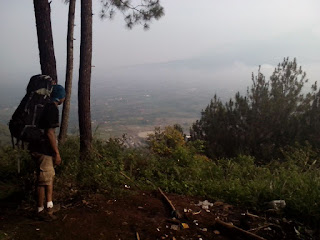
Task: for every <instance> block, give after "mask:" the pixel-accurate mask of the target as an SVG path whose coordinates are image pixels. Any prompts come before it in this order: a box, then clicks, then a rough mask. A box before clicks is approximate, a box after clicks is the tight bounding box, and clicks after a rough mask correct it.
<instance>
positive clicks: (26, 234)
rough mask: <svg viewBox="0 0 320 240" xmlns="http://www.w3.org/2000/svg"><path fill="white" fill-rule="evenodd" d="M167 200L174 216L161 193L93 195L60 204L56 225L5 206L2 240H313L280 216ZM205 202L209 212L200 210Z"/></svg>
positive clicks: (172, 197) (178, 197) (1, 219)
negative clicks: (113, 195)
mask: <svg viewBox="0 0 320 240" xmlns="http://www.w3.org/2000/svg"><path fill="white" fill-rule="evenodd" d="M165 195H166V196H167V198H168V199H169V201H170V202H171V203H172V205H173V206H174V207H175V211H172V208H171V206H170V204H169V203H168V201H167V200H166V199H165V197H164V196H163V195H162V194H161V193H160V192H159V191H154V192H142V191H133V190H131V189H128V190H127V194H126V196H125V197H121V198H110V197H108V195H107V194H91V195H88V196H87V197H85V198H82V199H77V200H73V201H71V202H68V203H61V206H62V208H61V210H60V211H59V212H58V213H57V214H56V215H57V216H58V219H57V220H55V221H53V222H43V221H37V220H35V218H34V212H33V210H32V208H31V206H27V205H25V204H22V205H21V204H20V206H19V207H18V206H17V205H15V204H14V203H12V204H8V202H7V203H2V204H1V211H0V240H3V239H15V240H19V239H21V240H28V239H33V240H34V239H45V240H51V239H59V240H64V239H66V240H70V239H76V240H82V239H109V240H113V239H115V240H120V239H122V240H129V239H136V240H138V239H139V240H140V239H141V240H147V239H150V240H151V239H152V240H155V239H170V240H173V239H176V240H178V239H197V240H205V239H220V240H225V239H290V240H293V239H312V237H310V236H309V237H308V236H307V235H303V234H302V233H300V232H299V225H297V223H295V222H293V221H289V220H287V219H285V218H283V217H281V216H279V215H276V216H274V215H273V214H271V216H270V214H267V213H266V212H265V213H260V214H258V213H252V212H248V211H247V209H241V208H237V207H235V206H231V205H229V204H227V203H223V202H220V201H213V200H210V199H200V198H195V197H186V196H181V195H174V194H167V193H165ZM204 200H207V201H208V202H207V203H208V207H207V208H208V209H205V208H206V207H205V205H203V204H202V205H199V206H197V205H198V204H199V201H202V203H203V201H204ZM272 215H273V216H272ZM173 216H176V217H177V216H179V217H180V218H178V219H177V218H174V217H173ZM224 223H227V224H228V225H223V224H224Z"/></svg>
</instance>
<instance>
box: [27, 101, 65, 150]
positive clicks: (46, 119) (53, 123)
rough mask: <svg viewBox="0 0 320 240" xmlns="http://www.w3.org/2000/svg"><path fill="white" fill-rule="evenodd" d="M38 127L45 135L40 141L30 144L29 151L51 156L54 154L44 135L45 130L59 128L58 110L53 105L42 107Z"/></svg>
mask: <svg viewBox="0 0 320 240" xmlns="http://www.w3.org/2000/svg"><path fill="white" fill-rule="evenodd" d="M38 126H39V128H40V129H44V132H45V134H44V136H43V138H42V139H41V140H40V141H37V142H32V143H30V144H29V150H30V152H37V153H40V154H45V155H48V156H53V155H54V152H53V149H52V147H51V144H50V142H49V138H48V136H47V135H46V130H47V129H49V128H57V127H59V109H58V107H57V105H56V104H55V103H47V104H46V105H45V106H44V109H43V112H42V114H41V117H40V119H39V124H38Z"/></svg>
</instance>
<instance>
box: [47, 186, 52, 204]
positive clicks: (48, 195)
mask: <svg viewBox="0 0 320 240" xmlns="http://www.w3.org/2000/svg"><path fill="white" fill-rule="evenodd" d="M52 193H53V183H51V184H50V185H47V186H46V198H47V202H52Z"/></svg>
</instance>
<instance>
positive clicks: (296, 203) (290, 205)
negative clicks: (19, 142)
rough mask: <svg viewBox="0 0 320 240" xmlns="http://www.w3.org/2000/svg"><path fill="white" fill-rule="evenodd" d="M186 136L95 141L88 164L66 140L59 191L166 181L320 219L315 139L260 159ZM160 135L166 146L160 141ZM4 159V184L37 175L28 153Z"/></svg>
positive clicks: (172, 186)
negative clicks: (225, 154)
mask: <svg viewBox="0 0 320 240" xmlns="http://www.w3.org/2000/svg"><path fill="white" fill-rule="evenodd" d="M181 137H182V134H181V132H179V131H177V130H176V129H174V128H173V127H167V128H166V129H165V130H164V131H160V130H159V129H156V131H155V133H154V134H153V135H151V136H150V137H149V139H150V141H149V145H148V146H147V147H141V148H127V147H125V141H126V139H125V138H118V139H108V140H107V141H101V140H96V141H94V144H93V149H94V150H93V151H92V155H91V156H89V158H88V159H87V160H86V161H85V162H79V161H80V160H79V155H78V154H79V140H78V138H69V139H68V140H67V142H66V143H65V144H64V145H63V146H61V148H60V151H61V156H62V161H63V162H62V165H61V166H60V167H57V168H56V182H57V184H56V187H55V189H56V191H57V192H59V193H60V192H64V190H66V191H65V192H66V197H68V199H69V198H70V194H71V192H70V187H69V186H70V185H71V186H72V189H78V190H80V191H87V190H89V191H92V190H100V191H104V190H106V191H107V192H108V193H109V194H112V193H117V192H119V191H124V190H125V187H124V186H125V185H127V186H130V187H131V188H139V189H146V190H148V189H156V188H157V187H161V188H162V189H163V190H165V191H168V192H174V193H179V194H185V195H194V196H202V197H206V198H209V199H212V200H215V199H216V200H218V199H219V200H222V201H227V202H229V203H233V204H239V205H242V206H245V207H248V208H255V209H261V208H263V207H264V206H265V203H266V202H269V201H272V200H276V199H283V200H285V201H286V203H287V207H286V208H285V214H286V215H287V216H291V217H299V219H302V220H307V219H309V220H311V221H313V222H316V221H319V220H320V216H319V212H320V206H319V204H318V203H319V202H320V171H319V167H320V166H319V154H318V152H317V151H316V150H314V148H312V146H311V145H308V144H304V145H299V144H296V145H295V146H292V147H286V148H282V149H281V152H282V155H283V156H284V157H283V161H281V162H280V161H271V162H270V163H269V164H266V165H256V164H255V158H254V157H251V156H247V155H239V156H237V157H233V158H220V159H216V160H210V159H208V158H207V157H206V156H204V155H201V154H199V152H200V151H199V150H200V149H201V148H202V146H203V145H202V144H203V143H202V142H201V141H198V142H190V143H189V142H188V143H186V142H185V141H184V140H183V138H181ZM167 140H168V141H167ZM157 141H159V142H160V143H161V144H160V143H159V144H155V142H157ZM159 146H160V147H159ZM154 147H155V149H157V151H154ZM168 149H170V151H167V150H168ZM164 153H165V154H164ZM17 157H20V158H21V159H22V163H23V164H22V172H21V174H20V175H18V174H17V173H16V158H17ZM0 164H1V165H0V170H1V171H2V172H1V176H5V175H4V174H7V175H6V177H5V178H1V181H0V182H2V183H4V182H3V181H6V182H5V184H6V185H8V182H19V181H20V182H21V181H25V180H26V179H27V176H32V177H33V176H34V175H33V171H34V166H33V165H32V160H31V159H30V158H29V155H28V153H27V152H24V151H21V152H20V151H19V152H17V151H16V150H13V149H10V148H4V149H1V160H0ZM29 164H30V165H29ZM3 169H4V170H3ZM27 182H28V181H26V183H27ZM28 183H29V184H34V183H33V182H32V181H29V182H28ZM5 184H2V185H1V184H0V187H2V186H4V185H5ZM18 186H24V184H19V185H18ZM32 186H33V185H32ZM1 189H2V188H1ZM25 190H27V189H25ZM29 191H31V188H29ZM29 195H30V194H29Z"/></svg>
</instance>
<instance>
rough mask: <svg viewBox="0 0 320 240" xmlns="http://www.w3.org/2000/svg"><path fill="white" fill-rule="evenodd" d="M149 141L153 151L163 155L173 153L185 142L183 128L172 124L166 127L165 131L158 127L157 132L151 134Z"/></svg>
mask: <svg viewBox="0 0 320 240" xmlns="http://www.w3.org/2000/svg"><path fill="white" fill-rule="evenodd" d="M147 142H148V145H149V148H150V150H151V151H153V152H154V153H156V154H159V155H162V156H167V155H171V154H172V153H173V152H174V151H175V150H176V149H177V148H178V147H180V146H183V145H184V144H185V141H184V137H183V135H182V133H181V130H180V129H176V128H175V127H171V126H168V127H166V128H165V129H164V131H161V129H160V128H156V129H155V133H154V134H151V135H149V137H148V141H147Z"/></svg>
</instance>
